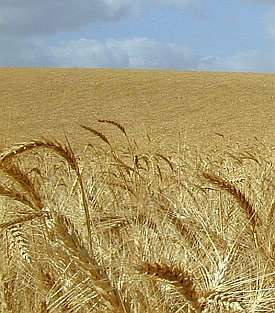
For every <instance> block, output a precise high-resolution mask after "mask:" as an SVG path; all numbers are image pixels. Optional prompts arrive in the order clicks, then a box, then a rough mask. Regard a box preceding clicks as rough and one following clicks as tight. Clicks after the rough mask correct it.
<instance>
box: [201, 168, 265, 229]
mask: <svg viewBox="0 0 275 313" xmlns="http://www.w3.org/2000/svg"><path fill="white" fill-rule="evenodd" d="M203 177H204V178H206V179H207V180H209V181H210V182H211V183H213V184H215V185H217V186H219V187H220V188H222V189H223V190H226V191H227V192H229V193H230V194H231V195H232V196H233V197H234V198H235V199H236V200H237V201H238V203H239V204H240V206H241V208H242V209H243V210H244V212H245V213H246V216H247V219H248V220H249V222H250V225H251V227H252V230H253V232H255V228H256V227H257V226H261V225H262V221H261V219H260V217H259V215H258V213H257V212H256V211H255V209H254V207H253V206H252V204H251V203H250V201H249V200H248V199H247V197H246V196H245V194H244V193H243V192H242V191H240V190H239V189H238V188H237V187H236V186H234V185H233V184H232V183H230V182H229V181H227V180H225V179H224V178H222V177H220V176H217V175H215V174H210V173H205V172H204V173H203Z"/></svg>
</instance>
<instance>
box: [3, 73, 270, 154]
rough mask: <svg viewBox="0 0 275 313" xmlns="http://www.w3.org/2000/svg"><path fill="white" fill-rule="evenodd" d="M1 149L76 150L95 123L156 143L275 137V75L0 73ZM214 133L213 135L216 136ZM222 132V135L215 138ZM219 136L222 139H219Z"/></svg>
mask: <svg viewBox="0 0 275 313" xmlns="http://www.w3.org/2000/svg"><path fill="white" fill-rule="evenodd" d="M0 108H1V123H0V147H3V146H9V145H10V144H13V143H17V142H22V141H28V140H31V139H33V138H40V137H41V136H47V137H48V136H49V135H50V136H54V137H57V138H61V137H63V135H64V133H67V134H68V136H69V137H70V140H71V141H73V143H74V144H76V143H77V144H79V143H81V142H83V143H86V142H87V139H88V138H89V139H90V138H91V136H90V135H87V134H86V133H85V132H83V130H81V129H80V128H79V127H78V124H85V125H87V126H91V127H97V126H96V125H97V124H96V120H97V119H98V118H104V119H112V120H116V121H118V122H120V123H122V124H123V125H124V126H126V128H127V130H128V131H129V132H130V134H131V135H132V134H133V135H134V137H135V138H136V140H137V141H139V142H140V143H142V144H143V143H144V142H147V141H148V139H147V137H146V136H145V134H149V135H150V136H151V138H153V140H154V141H155V143H156V144H157V145H161V146H162V148H163V147H169V146H172V148H173V149H174V148H175V145H177V143H178V142H179V139H180V141H181V142H187V143H192V144H196V145H199V146H208V145H213V144H214V143H216V142H221V141H227V140H229V141H233V142H240V143H247V142H248V143H249V142H251V140H252V138H254V137H255V136H256V137H257V138H259V139H260V140H262V139H265V140H266V141H267V142H268V143H272V142H274V138H275V135H274V134H275V122H274V121H275V75H265V74H235V73H230V74H229V73H199V72H172V71H126V70H95V69H12V68H11V69H7V68H2V69H0ZM217 133H218V134H217ZM219 134H220V135H219ZM221 135H223V136H224V137H222V136H221Z"/></svg>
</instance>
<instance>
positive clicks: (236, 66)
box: [198, 50, 275, 72]
mask: <svg viewBox="0 0 275 313" xmlns="http://www.w3.org/2000/svg"><path fill="white" fill-rule="evenodd" d="M198 67H199V68H200V69H201V70H208V71H225V72H226V71H236V72H274V71H275V58H274V55H273V54H271V53H265V52H262V51H257V50H251V51H245V52H238V53H236V54H234V55H232V56H227V57H219V56H208V57H204V58H201V60H200V64H199V66H198Z"/></svg>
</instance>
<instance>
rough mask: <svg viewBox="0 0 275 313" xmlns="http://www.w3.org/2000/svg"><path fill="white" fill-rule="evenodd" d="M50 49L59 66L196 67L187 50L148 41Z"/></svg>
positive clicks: (83, 41) (87, 43)
mask: <svg viewBox="0 0 275 313" xmlns="http://www.w3.org/2000/svg"><path fill="white" fill-rule="evenodd" d="M50 50H51V54H52V56H53V59H54V60H55V62H56V63H58V64H59V65H60V66H76V67H128V68H174V69H175V68H178V69H193V68H195V67H196V64H197V59H196V57H195V56H194V54H193V53H192V51H191V50H190V49H188V48H187V47H185V46H183V45H176V44H172V43H162V42H159V41H156V40H154V39H148V38H133V39H128V40H114V39H111V40H107V41H105V42H99V41H96V40H87V39H81V40H77V41H71V42H65V43H64V44H61V45H59V46H56V47H52V48H51V49H50Z"/></svg>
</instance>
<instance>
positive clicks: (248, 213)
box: [0, 120, 275, 313]
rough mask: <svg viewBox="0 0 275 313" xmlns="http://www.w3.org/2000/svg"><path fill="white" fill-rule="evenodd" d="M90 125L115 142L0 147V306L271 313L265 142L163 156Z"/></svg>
mask: <svg viewBox="0 0 275 313" xmlns="http://www.w3.org/2000/svg"><path fill="white" fill-rule="evenodd" d="M99 122H100V123H101V125H105V126H106V127H109V128H112V129H113V130H114V132H116V134H117V136H120V137H122V138H124V144H120V145H118V144H115V143H114V140H113V139H112V140H111V139H110V138H109V136H106V135H104V134H103V132H100V131H98V130H96V129H94V128H90V127H87V126H82V128H83V132H89V133H90V135H91V139H92V141H93V144H89V145H87V146H86V148H85V150H84V151H83V153H82V154H81V156H80V157H78V156H77V155H76V154H75V153H74V152H73V150H72V148H71V146H70V144H69V142H68V141H67V143H66V144H60V143H58V142H56V141H53V140H46V139H45V140H34V141H32V142H28V143H24V144H21V145H17V146H15V147H13V148H11V149H9V150H7V151H3V153H2V154H1V158H0V175H1V176H0V196H1V199H0V206H1V214H0V218H1V220H0V222H1V224H0V238H1V254H0V257H1V260H0V303H1V306H0V312H7V313H8V312H12V313H19V312H29V313H32V312H33V313H39V312H41V313H45V312H50V313H55V312H56V313H59V312H60V313H61V312H72V313H74V312H83V313H86V312H113V313H122V312H123V313H130V312H131V313H132V312H133V313H134V312H137V313H139V312H140V313H143V312H144V313H147V312H148V313H155V312H161V313H168V312H169V313H170V312H204V313H206V312H214V313H215V312H251V313H252V312H274V311H275V301H274V296H275V290H274V289H275V276H274V275H275V226H274V222H273V221H274V213H275V204H274V160H273V159H272V148H270V147H266V146H264V145H263V144H261V143H258V144H257V145H254V146H253V148H251V147H250V148H249V147H243V148H238V149H237V148H234V150H232V151H231V150H230V148H228V150H226V151H223V152H219V151H218V150H215V149H213V150H212V151H208V152H207V153H206V152H203V153H201V154H200V153H199V152H198V153H194V151H193V150H192V151H191V150H189V149H188V148H187V147H182V146H180V147H179V149H177V151H176V152H175V153H171V154H170V155H169V154H168V155H166V154H164V153H162V152H160V151H155V150H152V151H150V149H149V148H148V151H142V150H141V149H140V148H139V147H138V146H137V144H136V143H135V141H134V140H131V139H130V138H129V136H128V134H127V132H126V130H125V128H124V127H123V126H122V125H121V124H119V123H116V122H114V121H108V120H100V121H99ZM149 139H150V138H149ZM94 142H98V144H97V143H95V144H94Z"/></svg>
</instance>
